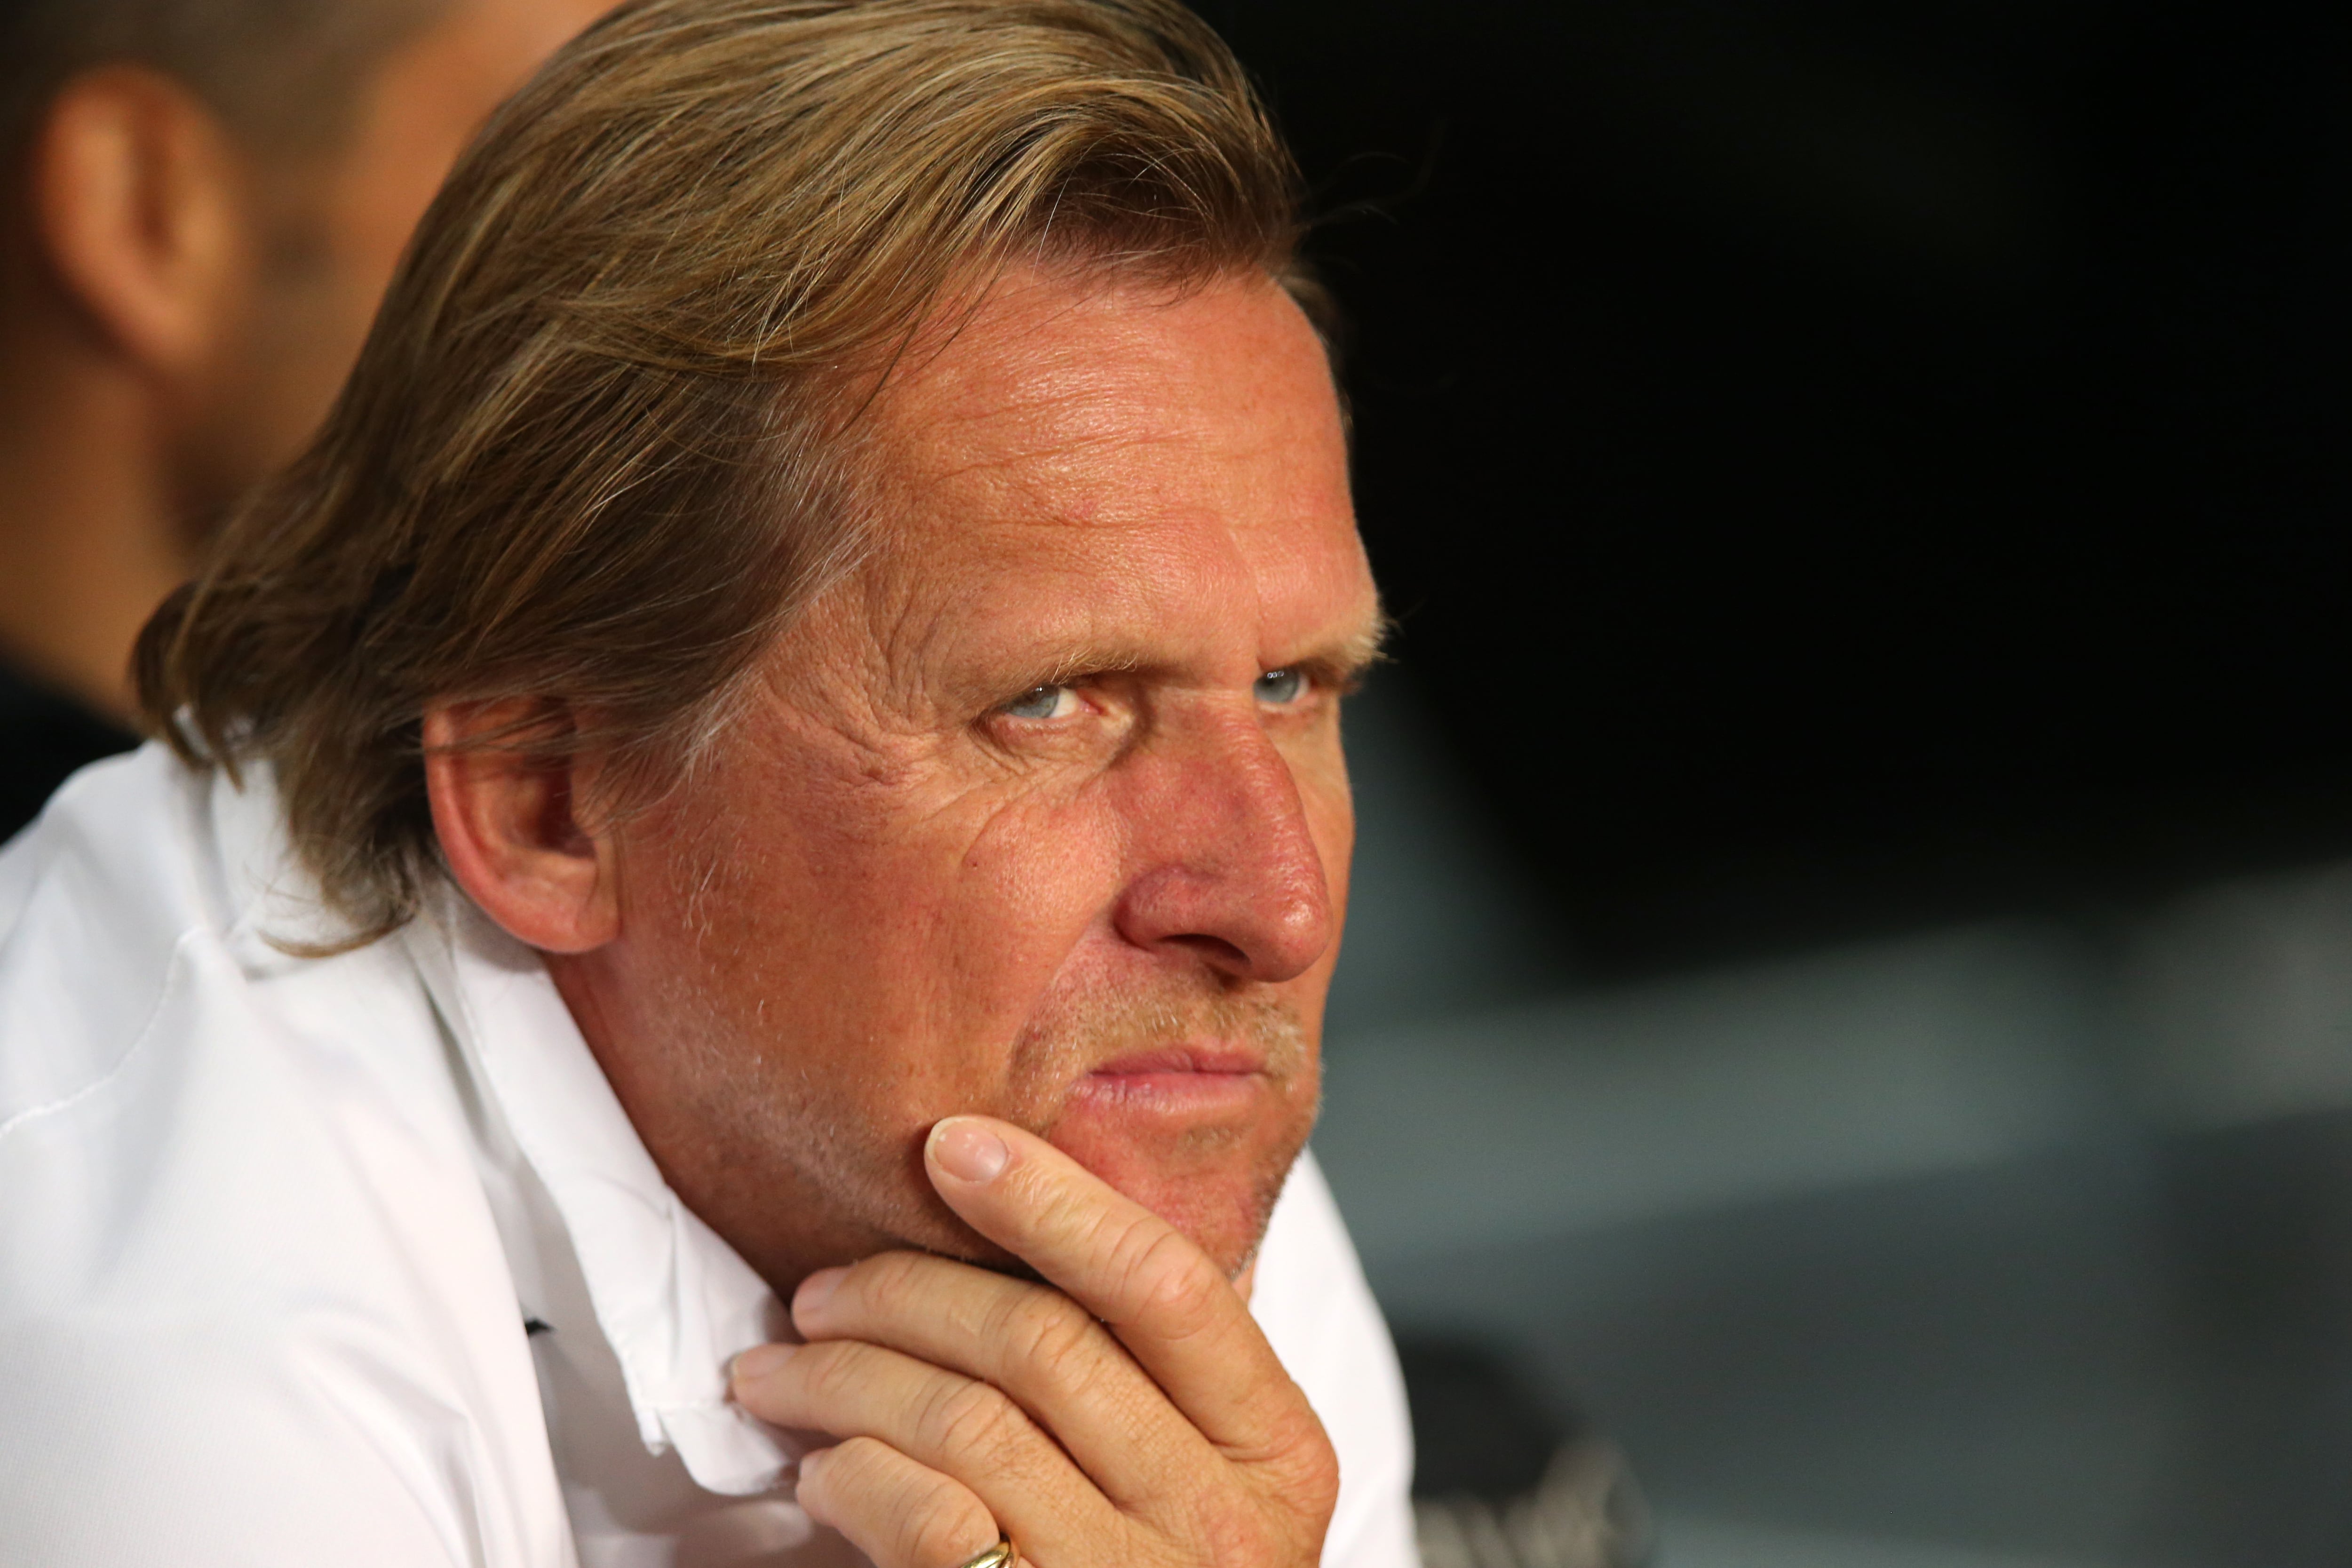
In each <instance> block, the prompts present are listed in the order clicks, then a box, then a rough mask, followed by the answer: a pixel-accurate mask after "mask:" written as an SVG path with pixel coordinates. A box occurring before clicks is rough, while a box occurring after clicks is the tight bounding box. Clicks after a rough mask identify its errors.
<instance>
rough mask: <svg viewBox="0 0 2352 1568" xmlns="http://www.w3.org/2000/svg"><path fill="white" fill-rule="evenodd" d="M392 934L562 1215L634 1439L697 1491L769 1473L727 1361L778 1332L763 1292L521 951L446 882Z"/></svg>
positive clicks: (734, 1488)
mask: <svg viewBox="0 0 2352 1568" xmlns="http://www.w3.org/2000/svg"><path fill="white" fill-rule="evenodd" d="M402 940H404V942H406V944H407V946H408V948H409V951H410V952H411V953H412V954H413V955H414V956H415V960H416V963H417V966H418V968H419V969H420V970H421V971H422V972H423V973H424V976H425V985H426V988H427V990H428V991H429V992H430V993H431V994H432V995H433V999H434V1002H435V1004H436V1006H438V1008H439V1009H440V1011H441V1014H442V1016H443V1017H444V1018H445V1019H446V1021H447V1023H448V1026H449V1029H450V1032H451V1033H452V1034H453V1035H454V1036H456V1037H457V1044H458V1046H459V1048H460V1049H461V1050H462V1051H463V1052H464V1053H465V1057H466V1059H467V1063H468V1065H469V1066H470V1067H471V1068H472V1070H473V1072H474V1073H475V1075H476V1076H477V1078H478V1079H479V1080H480V1082H481V1083H482V1085H483V1086H484V1088H485V1090H486V1092H487V1094H488V1098H490V1099H491V1100H494V1101H495V1102H496V1104H497V1106H498V1108H499V1110H500V1111H501V1112H502V1113H503V1114H504V1117H505V1119H506V1121H507V1124H508V1126H509V1129H510V1130H511V1131H512V1133H513V1136H514V1141H515V1144H516V1146H517V1147H518V1148H519V1149H520V1151H521V1153H522V1155H523V1157H524V1158H525V1159H526V1160H528V1161H529V1162H530V1165H531V1168H532V1170H533V1171H534V1172H535V1173H537V1175H538V1177H539V1180H540V1182H541V1184H542V1185H543V1186H544V1187H545V1188H546V1190H547V1193H548V1194H549V1196H550V1198H551V1200H552V1201H553V1203H554V1205H555V1208H556V1211H557V1213H558V1214H559V1215H561V1216H562V1221H563V1226H564V1228H565V1230H566V1231H567V1232H568V1233H569V1235H570V1239H571V1243H572V1249H573V1252H574V1253H575V1255H576V1256H577V1257H578V1258H579V1261H580V1270H581V1273H582V1276H583V1278H584V1279H586V1281H587V1285H588V1294H589V1299H590V1300H591V1302H592V1303H593V1306H594V1308H595V1312H596V1321H597V1325H598V1327H599V1328H601V1329H602V1330H603V1331H604V1337H605V1339H606V1340H607V1341H609V1342H611V1344H612V1347H613V1351H614V1354H615V1356H616V1357H617V1358H618V1360H619V1362H620V1364H621V1373H622V1376H623V1379H624V1381H625V1383H626V1384H627V1388H628V1394H629V1403H630V1405H631V1406H632V1407H633V1409H634V1410H635V1415H636V1419H637V1432H638V1436H640V1437H641V1438H642V1439H643V1440H644V1442H645V1444H646V1447H647V1448H648V1449H649V1450H651V1451H652V1452H654V1453H656V1454H658V1453H660V1452H662V1451H663V1450H664V1449H666V1448H670V1447H675V1448H676V1449H677V1454H678V1458H680V1459H681V1460H683V1461H684V1462H685V1465H686V1468H687V1471H688V1474H690V1475H691V1476H692V1477H693V1478H694V1479H695V1481H696V1482H697V1483H698V1485H700V1486H702V1487H704V1488H706V1489H709V1490H711V1491H715V1492H725V1493H730V1494H737V1495H740V1494H745V1493H751V1492H757V1491H764V1490H767V1489H770V1488H771V1487H772V1486H774V1485H775V1484H776V1482H777V1480H778V1479H779V1476H780V1473H781V1471H782V1468H783V1466H784V1464H785V1462H786V1460H787V1458H789V1455H788V1453H787V1451H786V1450H785V1449H784V1447H782V1445H781V1443H780V1442H779V1440H778V1438H777V1436H776V1435H775V1434H774V1433H773V1432H772V1431H771V1430H770V1429H769V1428H768V1427H766V1426H762V1425H761V1423H760V1422H758V1421H756V1420H755V1419H753V1418H752V1417H751V1416H750V1415H747V1414H745V1413H744V1412H743V1411H742V1409H741V1408H740V1407H739V1406H737V1405H734V1404H733V1403H732V1402H731V1401H730V1400H729V1398H728V1396H727V1365H728V1363H729V1362H730V1361H731V1360H733V1358H734V1357H735V1355H736V1354H737V1353H738V1352H741V1351H744V1350H747V1349H749V1348H751V1346H752V1345H755V1344H760V1343H763V1342H767V1341H770V1340H773V1339H776V1338H779V1337H780V1336H781V1334H782V1330H783V1325H784V1322H785V1313H784V1310H783V1307H782V1303H781V1302H779V1301H778V1300H777V1299H776V1295H775V1292H773V1291H772V1290H771V1289H769V1288H768V1286H767V1283H766V1281H764V1280H762V1279H761V1278H760V1277H759V1275H757V1274H756V1273H754V1272H753V1271H752V1269H751V1266H750V1265H749V1264H747V1263H745V1262H744V1261H743V1259H742V1258H740V1256H739V1255H738V1254H737V1253H736V1251H735V1249H734V1248H733V1247H730V1246H728V1245H727V1243H726V1242H724V1241H723V1240H721V1239H720V1238H719V1236H718V1235H717V1234H716V1233H715V1232H713V1231H712V1230H711V1229H710V1227H709V1226H707V1225H705V1224H703V1222H702V1221H701V1220H700V1219H699V1218H698V1217H697V1216H696V1215H694V1213H693V1212H692V1211H691V1210H689V1209H688V1207H687V1206H686V1205H685V1204H684V1203H683V1202H682V1201H680V1199H679V1198H678V1196H677V1194H676V1193H674V1192H672V1191H671V1190H670V1188H669V1185H668V1184H667V1183H666V1182H664V1181H663V1180H662V1177H661V1173H660V1171H659V1170H658V1169H657V1168H656V1166H655V1164H654V1161H653V1156H652V1155H651V1154H650V1153H648V1152H646V1146H645V1143H644V1141H643V1140H641V1139H640V1138H639V1137H638V1136H637V1131H636V1129H635V1126H634V1125H632V1124H631V1122H630V1121H629V1118H628V1113H627V1112H626V1111H625V1110H623V1109H622V1108H621V1102H620V1100H619V1098H618V1097H617V1096H616V1095H614V1092H613V1087H612V1085H611V1084H610V1083H609V1082H608V1081H607V1080H606V1079H605V1077H604V1069H603V1068H600V1067H599V1066H598V1065H597V1063H596V1058H595V1057H594V1056H593V1054H592V1053H591V1052H590V1051H589V1049H588V1044H587V1042H586V1041H585V1040H584V1039H583V1038H582V1037H581V1034H580V1028H579V1026H578V1025H577V1024H575V1023H574V1022H573V1021H572V1014H571V1010H570V1009H569V1008H567V1007H566V1006H565V1005H564V1004H563V999H562V996H561V995H559V994H557V992H556V989H555V983H554V981H553V980H552V979H551V978H550V976H549V975H548V973H547V966H546V964H545V963H543V962H542V961H541V957H540V955H539V954H538V953H537V952H535V951H533V950H532V949H530V948H529V947H526V946H524V945H523V944H522V943H520V942H517V941H515V940H514V939H513V938H512V937H510V936H509V935H507V934H506V932H504V931H500V930H499V928H498V927H497V926H496V925H494V924H492V923H491V922H490V921H489V920H488V918H487V917H486V916H484V915H483V914H482V913H481V911H480V910H478V909H476V908H475V907H474V905H473V903H472V901H471V900H467V899H466V898H465V897H464V896H463V895H462V894H460V893H458V892H457V890H456V889H451V888H447V887H446V886H445V887H444V888H443V889H441V891H440V896H439V897H437V898H436V899H435V900H433V902H432V908H431V910H430V911H429V913H428V914H427V915H426V916H425V918H422V919H420V920H418V921H415V922H413V923H412V924H411V926H410V927H409V928H408V929H407V931H405V932H404V934H403V939H402Z"/></svg>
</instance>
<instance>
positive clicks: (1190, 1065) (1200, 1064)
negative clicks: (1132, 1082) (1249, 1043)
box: [1087, 1046, 1265, 1078]
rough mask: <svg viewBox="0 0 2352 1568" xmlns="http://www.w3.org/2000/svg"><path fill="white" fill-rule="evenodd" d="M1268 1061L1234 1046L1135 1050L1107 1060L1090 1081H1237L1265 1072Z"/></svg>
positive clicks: (1089, 1075) (1091, 1074)
mask: <svg viewBox="0 0 2352 1568" xmlns="http://www.w3.org/2000/svg"><path fill="white" fill-rule="evenodd" d="M1264 1070H1265V1058H1262V1057H1260V1056H1259V1055H1258V1054H1257V1053H1256V1052H1255V1051H1250V1050H1244V1049H1241V1048H1239V1047H1233V1046H1173V1047H1166V1048H1163V1049H1160V1050H1154V1051H1132V1052H1129V1054H1128V1055H1126V1056H1123V1057H1118V1058H1114V1059H1112V1060H1110V1061H1107V1062H1105V1063H1103V1064H1102V1066H1100V1067H1098V1068H1095V1070H1094V1071H1093V1072H1091V1073H1088V1074H1087V1077H1089V1078H1163V1077H1173V1076H1181V1075H1199V1076H1202V1077H1209V1078H1238V1077H1245V1076H1247V1075H1249V1074H1252V1073H1257V1072H1262V1071H1264Z"/></svg>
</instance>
